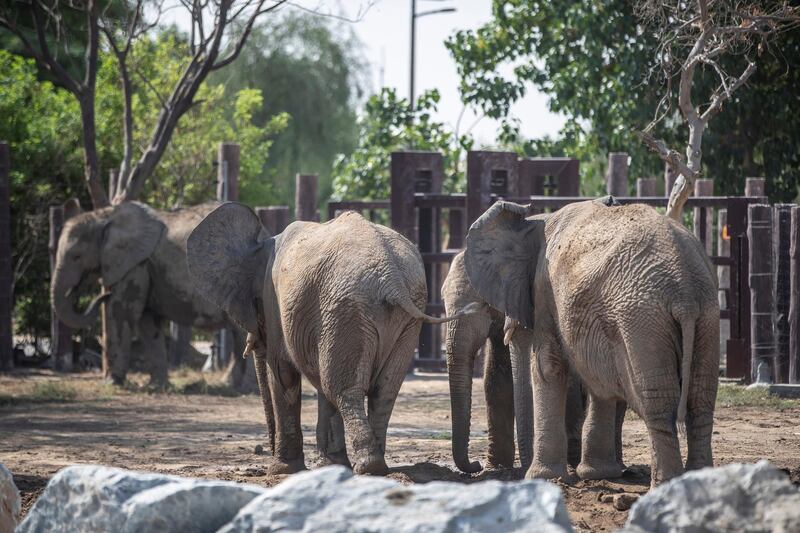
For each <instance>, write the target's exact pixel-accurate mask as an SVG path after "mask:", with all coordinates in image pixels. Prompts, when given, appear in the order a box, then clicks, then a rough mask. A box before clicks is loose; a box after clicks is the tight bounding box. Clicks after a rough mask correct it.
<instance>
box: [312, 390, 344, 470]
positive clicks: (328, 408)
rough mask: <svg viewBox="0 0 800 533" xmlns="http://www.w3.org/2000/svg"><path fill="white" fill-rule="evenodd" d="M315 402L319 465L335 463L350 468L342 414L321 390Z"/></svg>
mask: <svg viewBox="0 0 800 533" xmlns="http://www.w3.org/2000/svg"><path fill="white" fill-rule="evenodd" d="M317 403H318V416H317V450H318V451H319V455H320V466H326V465H334V464H335V465H344V466H347V467H351V468H352V465H351V464H350V459H349V458H348V457H347V446H346V444H345V440H344V422H343V421H342V415H340V414H339V411H337V410H336V407H335V406H334V405H333V404H332V403H331V402H329V401H328V400H327V398H325V396H324V395H323V394H322V393H321V392H320V393H318V394H317Z"/></svg>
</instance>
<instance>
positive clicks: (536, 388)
mask: <svg viewBox="0 0 800 533" xmlns="http://www.w3.org/2000/svg"><path fill="white" fill-rule="evenodd" d="M535 357H536V363H535V364H534V365H532V368H531V374H532V377H533V406H534V407H533V418H534V427H535V428H536V430H535V431H534V435H533V463H532V464H531V466H530V468H529V469H528V472H527V473H526V474H525V478H526V479H533V478H544V479H554V478H559V477H566V476H567V432H566V429H565V426H564V419H565V414H566V403H567V368H566V365H565V364H564V362H563V361H562V360H561V356H560V353H558V352H557V351H555V350H554V349H553V348H552V347H551V346H547V345H545V346H542V347H541V348H540V349H539V350H538V351H537V353H536V356H535Z"/></svg>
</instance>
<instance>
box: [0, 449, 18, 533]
mask: <svg viewBox="0 0 800 533" xmlns="http://www.w3.org/2000/svg"><path fill="white" fill-rule="evenodd" d="M19 512H20V499H19V490H17V486H16V485H15V484H14V477H13V476H12V475H11V472H9V471H8V468H6V467H5V466H4V465H3V463H0V533H5V532H6V531H14V527H16V525H17V519H18V518H19Z"/></svg>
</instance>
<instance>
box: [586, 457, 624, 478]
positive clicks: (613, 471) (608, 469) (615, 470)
mask: <svg viewBox="0 0 800 533" xmlns="http://www.w3.org/2000/svg"><path fill="white" fill-rule="evenodd" d="M622 472H623V469H622V468H620V465H619V463H618V462H617V461H616V460H614V461H592V462H590V463H589V462H587V461H581V463H580V464H579V465H578V467H577V468H576V469H575V473H576V474H578V476H579V477H580V478H581V479H612V478H617V477H622Z"/></svg>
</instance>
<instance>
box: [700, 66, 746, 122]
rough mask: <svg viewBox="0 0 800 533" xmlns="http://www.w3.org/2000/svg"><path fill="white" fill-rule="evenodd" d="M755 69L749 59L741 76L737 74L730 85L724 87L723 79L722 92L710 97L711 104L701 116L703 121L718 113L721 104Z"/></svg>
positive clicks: (728, 98) (729, 97)
mask: <svg viewBox="0 0 800 533" xmlns="http://www.w3.org/2000/svg"><path fill="white" fill-rule="evenodd" d="M755 71H756V64H755V63H753V62H752V61H751V62H749V64H748V65H747V68H746V69H745V70H744V72H742V74H741V76H739V77H738V78H737V79H736V81H734V82H733V84H732V85H731V86H730V87H725V86H724V81H723V91H722V92H719V91H718V92H717V93H716V94H715V95H714V96H713V97H712V99H711V104H710V105H709V106H708V109H706V110H705V112H704V113H703V115H702V116H701V118H702V119H703V121H705V122H708V121H709V120H710V119H711V117H713V116H714V115H716V114H717V113H719V111H720V110H721V109H722V104H724V103H725V102H726V101H727V100H730V99H731V95H732V94H733V92H734V91H735V90H736V89H738V88H739V87H741V86H742V85H744V84H745V83H746V82H747V80H748V79H749V78H750V76H752V75H753V73H755Z"/></svg>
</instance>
